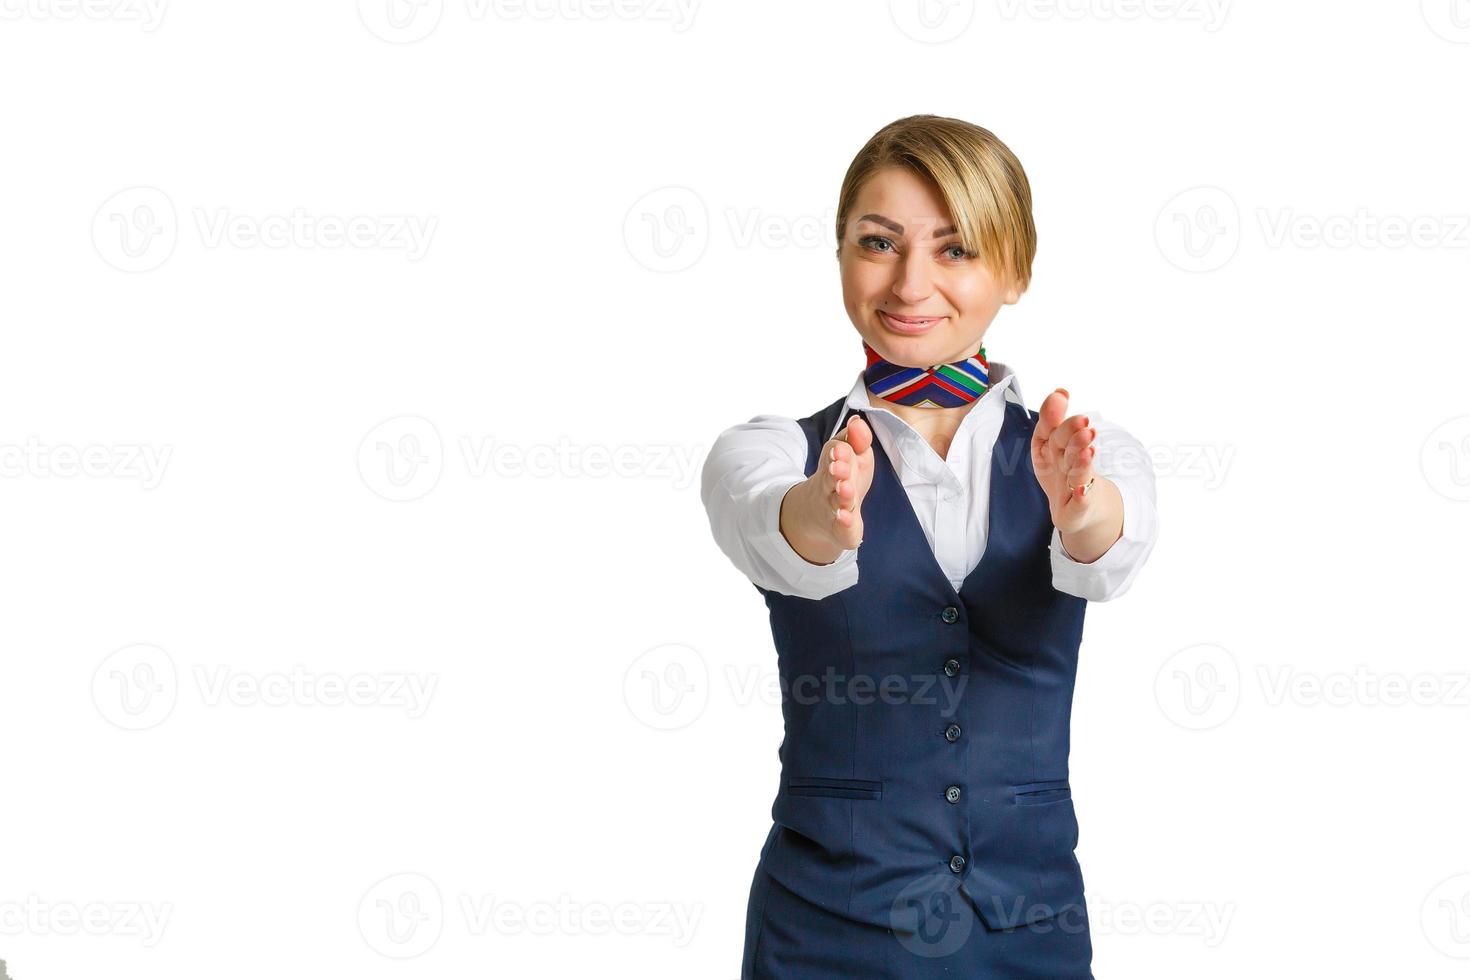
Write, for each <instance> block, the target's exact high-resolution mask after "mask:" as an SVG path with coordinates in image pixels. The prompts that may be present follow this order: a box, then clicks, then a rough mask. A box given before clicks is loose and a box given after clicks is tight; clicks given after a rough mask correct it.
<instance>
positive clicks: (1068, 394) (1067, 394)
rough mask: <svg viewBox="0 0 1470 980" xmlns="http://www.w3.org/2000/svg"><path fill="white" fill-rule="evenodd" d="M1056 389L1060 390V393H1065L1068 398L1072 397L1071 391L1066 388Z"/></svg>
mask: <svg viewBox="0 0 1470 980" xmlns="http://www.w3.org/2000/svg"><path fill="white" fill-rule="evenodd" d="M1057 391H1060V392H1061V393H1062V394H1064V395H1066V396H1067V397H1068V398H1071V397H1072V393H1071V392H1070V391H1068V390H1067V389H1066V388H1058V389H1057Z"/></svg>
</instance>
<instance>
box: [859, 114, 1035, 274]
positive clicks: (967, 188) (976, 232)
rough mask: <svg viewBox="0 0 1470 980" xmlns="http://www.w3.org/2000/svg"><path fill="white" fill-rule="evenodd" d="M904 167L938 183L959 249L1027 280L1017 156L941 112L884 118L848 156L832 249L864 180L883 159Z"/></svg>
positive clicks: (1024, 203) (1029, 248) (1031, 248)
mask: <svg viewBox="0 0 1470 980" xmlns="http://www.w3.org/2000/svg"><path fill="white" fill-rule="evenodd" d="M892 166H899V167H906V168H908V169H909V170H910V171H912V172H913V173H915V174H917V175H918V176H920V177H924V178H927V179H928V180H930V181H932V182H933V183H934V184H936V185H938V187H939V193H940V196H941V197H943V198H944V203H945V205H946V206H948V208H949V213H950V215H951V216H952V217H953V218H954V224H955V228H956V229H957V230H958V233H959V236H960V240H961V242H962V243H963V245H964V248H965V251H967V252H969V253H971V254H972V255H978V256H980V257H981V259H982V260H983V261H984V262H985V264H986V265H987V266H988V267H989V268H990V269H991V270H992V271H993V272H995V273H997V274H1000V275H1004V274H1006V273H1009V274H1010V275H1011V276H1013V277H1014V280H1015V282H1016V285H1017V289H1018V290H1021V291H1024V290H1025V289H1026V287H1027V286H1028V285H1029V284H1030V282H1031V261H1032V259H1034V258H1035V256H1036V224H1035V222H1034V221H1033V220H1032V218H1031V184H1030V182H1029V181H1027V180H1026V171H1025V170H1023V169H1022V168H1021V161H1020V160H1018V159H1016V155H1015V154H1014V153H1012V152H1011V151H1010V148H1009V147H1007V146H1006V145H1005V144H1004V143H1002V142H1001V141H1000V140H998V139H996V137H995V134H994V133H992V132H990V130H988V129H982V128H980V127H979V126H976V125H974V124H973V123H967V122H965V121H964V120H961V119H950V118H948V117H946V116H933V115H918V116H906V117H904V118H903V119H897V120H895V121H893V122H891V123H889V124H888V125H887V126H884V127H883V128H882V129H880V130H878V132H876V133H874V134H873V136H872V137H871V138H870V139H869V140H868V142H867V143H866V144H864V145H863V148H862V149H861V150H859V151H858V154H857V156H855V157H853V160H852V164H851V165H850V166H848V168H847V176H845V177H843V178H842V191H841V192H840V194H839V195H838V198H837V251H838V254H839V255H840V254H841V252H842V242H843V241H844V236H845V234H846V231H847V220H848V214H849V212H850V211H851V210H852V206H853V202H854V201H856V200H857V196H858V191H859V190H861V189H862V186H863V183H864V182H865V181H866V180H867V179H868V178H869V177H871V176H872V175H873V174H874V173H875V172H876V171H878V170H881V169H883V168H884V167H892Z"/></svg>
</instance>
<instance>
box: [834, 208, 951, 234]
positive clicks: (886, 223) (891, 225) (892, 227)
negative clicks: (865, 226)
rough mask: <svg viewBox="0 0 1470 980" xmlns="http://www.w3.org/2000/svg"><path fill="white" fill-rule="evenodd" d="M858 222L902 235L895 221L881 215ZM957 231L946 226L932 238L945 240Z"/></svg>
mask: <svg viewBox="0 0 1470 980" xmlns="http://www.w3.org/2000/svg"><path fill="white" fill-rule="evenodd" d="M858 220H859V221H871V222H873V223H874V224H879V225H882V226H883V227H884V228H887V229H888V230H889V231H891V232H893V233H894V234H895V235H902V234H903V225H901V224H899V223H898V222H897V221H891V220H889V219H888V218H885V217H883V215H881V214H865V215H863V216H862V217H861V218H859V219H858ZM958 231H959V229H958V228H956V227H955V226H954V225H947V226H945V227H943V228H940V229H938V230H936V231H935V232H934V237H935V238H945V237H947V236H949V235H953V234H955V233H956V232H958Z"/></svg>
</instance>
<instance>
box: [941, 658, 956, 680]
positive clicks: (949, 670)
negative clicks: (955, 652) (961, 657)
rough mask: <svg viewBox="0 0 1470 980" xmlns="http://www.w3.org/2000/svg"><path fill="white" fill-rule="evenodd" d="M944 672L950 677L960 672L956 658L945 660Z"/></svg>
mask: <svg viewBox="0 0 1470 980" xmlns="http://www.w3.org/2000/svg"><path fill="white" fill-rule="evenodd" d="M944 672H945V673H946V674H948V675H949V676H950V677H953V676H954V675H955V674H958V673H959V672H960V662H959V661H958V660H946V661H945V662H944Z"/></svg>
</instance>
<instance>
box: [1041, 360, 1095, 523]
mask: <svg viewBox="0 0 1470 980" xmlns="http://www.w3.org/2000/svg"><path fill="white" fill-rule="evenodd" d="M1069 394H1070V393H1069V392H1068V391H1067V389H1065V388H1058V389H1057V390H1056V391H1054V392H1052V393H1051V394H1050V395H1047V396H1046V400H1045V401H1043V402H1042V403H1041V409H1040V411H1039V412H1038V413H1037V414H1038V416H1039V418H1038V419H1037V421H1036V431H1035V432H1034V433H1033V435H1032V437H1031V467H1032V469H1034V470H1035V471H1036V482H1037V483H1040V484H1041V489H1042V490H1044V491H1046V499H1047V501H1048V502H1049V503H1050V505H1051V522H1052V523H1053V524H1054V525H1056V527H1057V529H1058V530H1060V531H1061V532H1062V533H1063V534H1076V533H1078V532H1080V531H1083V530H1086V529H1087V528H1088V527H1090V526H1091V525H1093V524H1094V523H1096V522H1097V521H1098V520H1100V519H1102V517H1103V516H1105V515H1103V514H1101V513H1100V512H1099V508H1098V507H1096V506H1094V504H1095V503H1096V502H1097V501H1098V500H1099V499H1100V498H1101V497H1102V496H1103V494H1101V493H1099V492H1098V491H1099V490H1100V489H1101V487H1099V486H1098V485H1097V483H1102V482H1104V481H1105V480H1106V478H1105V477H1102V476H1099V475H1098V474H1097V473H1095V472H1094V471H1093V468H1092V461H1093V458H1094V457H1096V456H1097V447H1096V446H1095V445H1093V440H1095V439H1096V438H1097V430H1096V429H1094V428H1092V427H1091V426H1092V423H1091V420H1090V419H1088V417H1087V416H1086V415H1072V416H1069V417H1067V418H1063V415H1064V414H1065V413H1066V410H1067V399H1068V397H1069ZM1094 478H1095V479H1096V481H1097V483H1094V484H1093V487H1092V489H1091V490H1089V491H1087V493H1086V494H1085V495H1084V494H1083V492H1082V488H1083V487H1085V486H1087V481H1089V480H1092V479H1094ZM1069 486H1070V487H1076V488H1077V489H1075V490H1071V489H1068V488H1069ZM1104 509H1105V508H1104Z"/></svg>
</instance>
